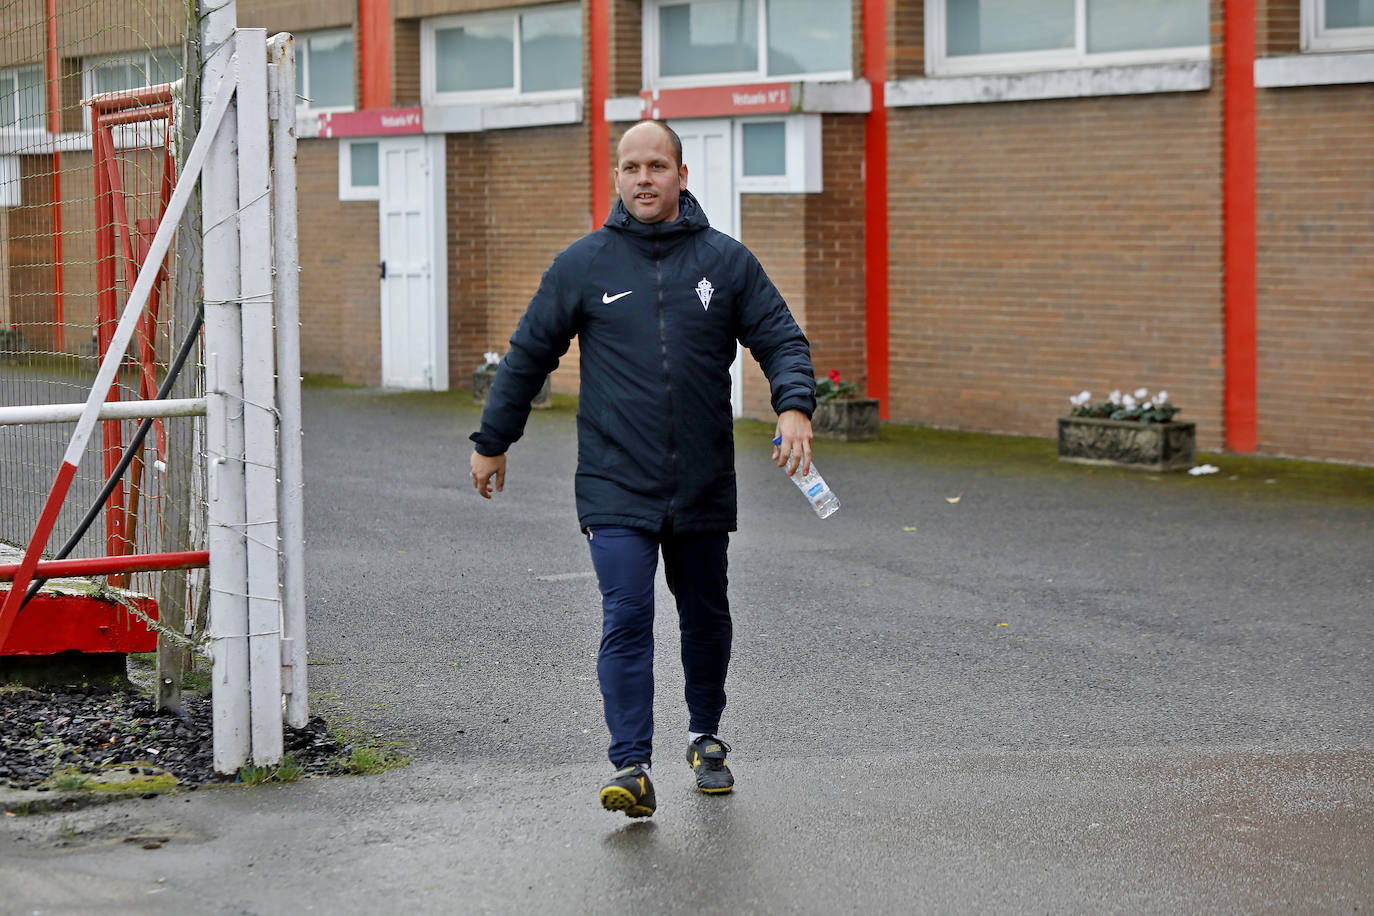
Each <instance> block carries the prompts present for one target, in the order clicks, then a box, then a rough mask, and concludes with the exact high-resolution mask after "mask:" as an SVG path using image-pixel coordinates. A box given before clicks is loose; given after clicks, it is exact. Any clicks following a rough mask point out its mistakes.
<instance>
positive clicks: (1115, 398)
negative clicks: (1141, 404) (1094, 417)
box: [1107, 388, 1121, 404]
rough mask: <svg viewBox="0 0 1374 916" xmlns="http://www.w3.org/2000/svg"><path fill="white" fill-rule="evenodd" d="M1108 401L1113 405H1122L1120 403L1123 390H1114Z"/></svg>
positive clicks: (1108, 396)
mask: <svg viewBox="0 0 1374 916" xmlns="http://www.w3.org/2000/svg"><path fill="white" fill-rule="evenodd" d="M1107 400H1109V401H1111V402H1112V403H1113V404H1120V403H1121V389H1120V388H1117V389H1114V390H1113V391H1112V393H1111V394H1109V395H1107Z"/></svg>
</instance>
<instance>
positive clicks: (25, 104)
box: [0, 67, 47, 130]
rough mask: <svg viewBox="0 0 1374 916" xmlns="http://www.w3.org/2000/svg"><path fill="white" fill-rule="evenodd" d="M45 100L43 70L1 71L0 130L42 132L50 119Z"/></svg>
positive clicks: (29, 68)
mask: <svg viewBox="0 0 1374 916" xmlns="http://www.w3.org/2000/svg"><path fill="white" fill-rule="evenodd" d="M45 98H46V96H45V93H44V91H43V68H41V67H23V68H21V69H18V70H0V128H3V127H17V128H19V129H21V130H42V129H43V126H44V124H45V123H46V120H45V119H46V117H47V106H46V102H45Z"/></svg>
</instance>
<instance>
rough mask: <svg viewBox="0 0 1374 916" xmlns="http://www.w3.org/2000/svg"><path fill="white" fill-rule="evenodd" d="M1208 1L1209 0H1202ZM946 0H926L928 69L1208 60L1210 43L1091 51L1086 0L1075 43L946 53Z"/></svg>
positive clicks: (935, 72)
mask: <svg viewBox="0 0 1374 916" xmlns="http://www.w3.org/2000/svg"><path fill="white" fill-rule="evenodd" d="M1202 2H1206V0H1202ZM945 3H946V0H926V4H925V30H926V73H927V74H928V75H930V76H954V75H964V74H976V73H1025V72H1029V71H1034V70H1073V69H1079V68H1086V67H1129V66H1134V65H1138V64H1154V63H1165V62H1174V61H1198V60H1208V59H1210V57H1211V54H1212V48H1211V45H1185V46H1181V47H1176V48H1145V49H1142V50H1139V51H1108V52H1104V53H1100V54H1091V53H1089V52H1088V50H1087V48H1088V16H1087V0H1075V2H1074V16H1075V20H1074V46H1073V47H1072V48H1062V49H1056V50H1049V51H1016V52H1012V53H1007V54H960V55H957V56H955V57H950V56H949V55H948V54H947V53H946V26H947V25H948V22H947V19H946V15H945Z"/></svg>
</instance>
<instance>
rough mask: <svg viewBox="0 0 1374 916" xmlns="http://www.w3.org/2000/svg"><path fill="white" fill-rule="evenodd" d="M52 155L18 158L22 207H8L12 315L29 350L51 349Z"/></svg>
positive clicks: (52, 278) (52, 283) (7, 240)
mask: <svg viewBox="0 0 1374 916" xmlns="http://www.w3.org/2000/svg"><path fill="white" fill-rule="evenodd" d="M51 174H52V157H50V156H21V157H20V158H19V193H20V206H18V207H12V208H10V212H9V226H8V228H9V231H10V236H9V238H7V239H6V240H5V243H6V245H7V246H8V249H9V256H8V258H7V260H8V261H9V269H10V276H9V290H10V320H11V321H12V322H14V323H15V324H16V325H18V327H19V333H20V334H21V335H23V338H24V341H25V343H26V344H27V346H28V347H29V348H30V349H34V350H51V349H52V342H53V333H52V325H51V321H52V314H53V297H52V291H53V287H54V283H55V282H56V281H55V280H54V273H53V268H52V264H53V249H52V177H51Z"/></svg>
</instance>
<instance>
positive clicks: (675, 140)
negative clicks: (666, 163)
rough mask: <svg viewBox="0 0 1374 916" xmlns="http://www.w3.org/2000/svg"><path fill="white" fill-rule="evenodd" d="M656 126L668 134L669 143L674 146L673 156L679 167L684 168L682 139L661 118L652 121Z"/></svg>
mask: <svg viewBox="0 0 1374 916" xmlns="http://www.w3.org/2000/svg"><path fill="white" fill-rule="evenodd" d="M652 120H653V122H654V123H655V124H657V125H658V126H659V127H661V128H663V129H664V130H666V131H667V132H668V142H669V143H671V144H672V145H673V155H674V156H676V157H677V167H678V168H682V138H681V137H679V136H678V135H677V131H675V130H673V129H672V128H671V127H669V126H668V122H667V121H664V120H661V119H659V118H653V119H652Z"/></svg>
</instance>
